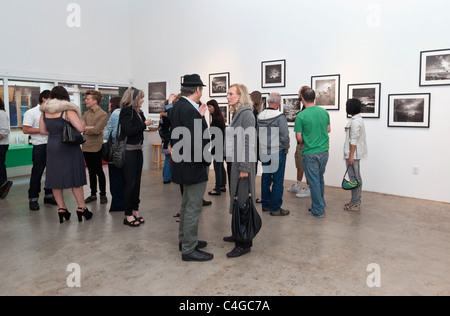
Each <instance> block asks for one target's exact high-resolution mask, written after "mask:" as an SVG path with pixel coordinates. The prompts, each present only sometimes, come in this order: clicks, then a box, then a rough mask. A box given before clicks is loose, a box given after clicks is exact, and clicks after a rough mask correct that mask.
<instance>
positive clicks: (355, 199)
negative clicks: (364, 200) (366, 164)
mask: <svg viewBox="0 0 450 316" xmlns="http://www.w3.org/2000/svg"><path fill="white" fill-rule="evenodd" d="M346 162H347V167H348V159H346ZM359 167H360V159H355V162H354V163H353V169H354V170H355V172H353V169H352V168H349V169H348V175H349V176H350V177H355V178H356V179H358V181H359V182H360V183H361V185H360V186H359V187H358V188H356V189H353V190H352V200H351V203H352V204H354V205H360V204H361V192H362V179H361V170H360V168H359Z"/></svg>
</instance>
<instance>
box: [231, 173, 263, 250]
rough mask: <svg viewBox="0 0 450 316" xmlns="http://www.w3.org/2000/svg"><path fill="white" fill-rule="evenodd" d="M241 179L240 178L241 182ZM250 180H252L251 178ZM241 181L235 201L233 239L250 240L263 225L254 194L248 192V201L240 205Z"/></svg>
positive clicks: (232, 222) (232, 224)
mask: <svg viewBox="0 0 450 316" xmlns="http://www.w3.org/2000/svg"><path fill="white" fill-rule="evenodd" d="M240 181H241V180H240V179H239V182H240ZM249 181H250V180H249ZM239 182H238V187H237V188H236V194H235V196H234V201H233V212H232V220H231V231H232V233H233V239H234V240H235V241H239V242H250V241H252V240H253V238H255V237H256V235H257V234H258V233H259V231H260V230H261V227H262V220H261V216H260V215H259V213H258V211H257V210H256V207H255V204H254V203H253V199H252V194H251V193H249V194H248V198H247V201H246V202H245V204H244V205H243V206H242V207H240V206H239V201H238V192H239Z"/></svg>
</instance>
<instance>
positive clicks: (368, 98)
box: [347, 83, 381, 118]
mask: <svg viewBox="0 0 450 316" xmlns="http://www.w3.org/2000/svg"><path fill="white" fill-rule="evenodd" d="M353 98H355V99H358V100H359V101H361V103H362V108H361V114H362V116H363V117H364V118H380V99H381V83H360V84H349V85H348V89H347V99H353Z"/></svg>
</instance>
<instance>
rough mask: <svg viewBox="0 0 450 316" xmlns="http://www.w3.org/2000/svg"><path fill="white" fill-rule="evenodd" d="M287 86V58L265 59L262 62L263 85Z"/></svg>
mask: <svg viewBox="0 0 450 316" xmlns="http://www.w3.org/2000/svg"><path fill="white" fill-rule="evenodd" d="M285 86H286V60H285V59H281V60H272V61H263V62H262V63H261V87H263V88H277V87H285Z"/></svg>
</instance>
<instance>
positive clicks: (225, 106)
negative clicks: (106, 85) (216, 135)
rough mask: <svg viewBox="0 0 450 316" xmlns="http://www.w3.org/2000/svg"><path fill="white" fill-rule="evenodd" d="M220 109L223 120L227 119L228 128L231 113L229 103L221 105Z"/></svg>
mask: <svg viewBox="0 0 450 316" xmlns="http://www.w3.org/2000/svg"><path fill="white" fill-rule="evenodd" d="M219 109H220V111H222V114H223V118H224V119H225V125H226V126H228V123H229V116H230V111H229V109H228V103H219Z"/></svg>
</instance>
